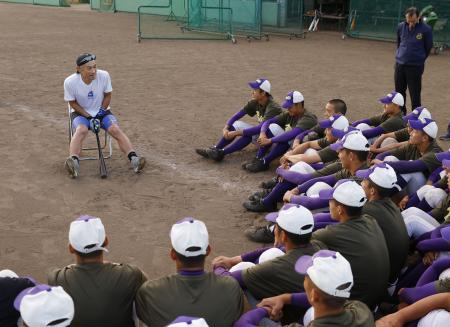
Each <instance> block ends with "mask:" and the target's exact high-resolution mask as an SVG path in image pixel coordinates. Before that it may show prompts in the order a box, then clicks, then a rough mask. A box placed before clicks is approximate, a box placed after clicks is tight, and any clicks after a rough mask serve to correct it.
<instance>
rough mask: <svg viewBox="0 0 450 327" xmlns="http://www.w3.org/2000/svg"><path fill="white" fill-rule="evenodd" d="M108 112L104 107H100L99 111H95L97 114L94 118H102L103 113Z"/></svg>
mask: <svg viewBox="0 0 450 327" xmlns="http://www.w3.org/2000/svg"><path fill="white" fill-rule="evenodd" d="M107 113H108V111H107V110H106V109H103V108H101V107H100V109H99V111H98V112H97V115H96V116H95V118H97V119H102V118H103V117H105V115H106V114H107Z"/></svg>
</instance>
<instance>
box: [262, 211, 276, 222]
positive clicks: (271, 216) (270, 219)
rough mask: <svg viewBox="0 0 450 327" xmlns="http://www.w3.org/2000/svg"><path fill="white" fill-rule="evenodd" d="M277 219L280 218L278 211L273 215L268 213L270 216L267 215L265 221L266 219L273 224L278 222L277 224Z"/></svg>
mask: <svg viewBox="0 0 450 327" xmlns="http://www.w3.org/2000/svg"><path fill="white" fill-rule="evenodd" d="M277 218H278V211H277V212H271V213H268V214H267V215H266V217H265V219H266V220H267V221H270V222H272V223H276V222H277Z"/></svg>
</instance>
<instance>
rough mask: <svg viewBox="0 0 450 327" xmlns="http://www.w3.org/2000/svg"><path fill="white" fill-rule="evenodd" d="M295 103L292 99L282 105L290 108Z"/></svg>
mask: <svg viewBox="0 0 450 327" xmlns="http://www.w3.org/2000/svg"><path fill="white" fill-rule="evenodd" d="M293 105H294V102H293V101H292V100H286V101H284V102H283V104H282V105H281V106H282V107H283V108H284V109H289V108H291V107H292V106H293Z"/></svg>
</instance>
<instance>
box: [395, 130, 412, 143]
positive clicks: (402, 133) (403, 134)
mask: <svg viewBox="0 0 450 327" xmlns="http://www.w3.org/2000/svg"><path fill="white" fill-rule="evenodd" d="M394 137H395V139H396V140H397V141H398V142H400V143H401V142H405V141H408V140H409V132H408V128H407V127H405V128H403V129H401V130H399V131H396V132H395V133H394Z"/></svg>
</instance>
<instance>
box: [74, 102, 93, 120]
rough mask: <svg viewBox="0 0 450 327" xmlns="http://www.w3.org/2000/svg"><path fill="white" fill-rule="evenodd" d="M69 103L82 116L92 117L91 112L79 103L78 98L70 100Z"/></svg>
mask: <svg viewBox="0 0 450 327" xmlns="http://www.w3.org/2000/svg"><path fill="white" fill-rule="evenodd" d="M69 105H70V107H71V108H72V109H73V110H75V112H76V113H77V114H80V115H81V116H84V117H86V118H88V119H89V118H92V117H91V115H89V113H88V112H87V111H86V110H84V108H83V107H82V106H80V105H79V104H78V102H77V100H73V101H69Z"/></svg>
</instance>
